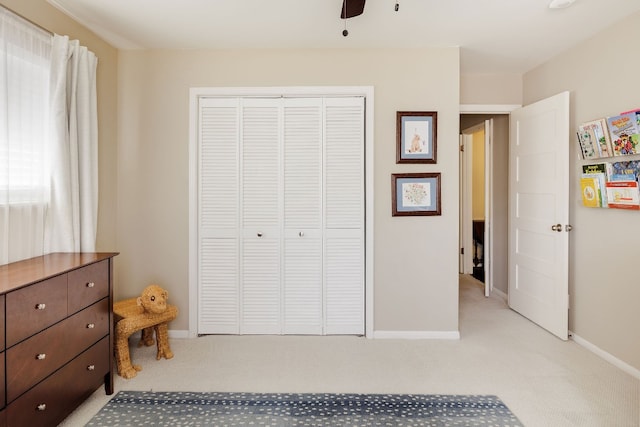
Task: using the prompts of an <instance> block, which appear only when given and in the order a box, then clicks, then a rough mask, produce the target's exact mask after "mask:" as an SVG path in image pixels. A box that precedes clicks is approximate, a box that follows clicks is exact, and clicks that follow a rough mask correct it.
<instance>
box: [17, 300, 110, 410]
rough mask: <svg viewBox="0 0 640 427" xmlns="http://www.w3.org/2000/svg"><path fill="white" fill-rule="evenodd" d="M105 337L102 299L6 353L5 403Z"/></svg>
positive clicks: (106, 308) (105, 304)
mask: <svg viewBox="0 0 640 427" xmlns="http://www.w3.org/2000/svg"><path fill="white" fill-rule="evenodd" d="M108 333H109V300H108V298H105V299H103V300H101V301H100V302H98V303H96V304H94V305H92V306H90V307H88V308H86V309H85V310H83V311H81V312H79V313H77V314H75V315H74V316H71V317H69V318H68V319H65V320H64V321H62V322H60V323H58V324H56V325H53V326H52V327H50V328H48V329H46V330H44V331H42V332H41V333H39V334H37V335H34V336H32V337H31V338H29V339H27V340H25V341H23V342H21V343H20V344H18V345H15V346H13V347H11V348H10V349H8V350H7V352H6V353H7V362H6V366H7V401H8V402H11V401H13V400H14V399H16V398H17V397H18V396H20V395H21V394H22V393H24V392H25V391H26V390H28V389H29V388H30V387H32V386H33V385H34V384H36V383H38V381H41V380H42V379H44V378H46V377H47V376H48V375H49V374H51V373H52V372H53V371H55V370H56V369H58V368H59V367H60V366H62V365H64V364H65V363H66V362H68V361H69V360H70V359H71V358H72V357H73V356H75V355H76V354H78V353H80V352H82V351H84V350H85V349H86V348H88V347H89V346H91V345H92V344H94V343H95V342H97V341H98V340H100V339H101V338H102V337H104V336H105V335H107V334H108Z"/></svg>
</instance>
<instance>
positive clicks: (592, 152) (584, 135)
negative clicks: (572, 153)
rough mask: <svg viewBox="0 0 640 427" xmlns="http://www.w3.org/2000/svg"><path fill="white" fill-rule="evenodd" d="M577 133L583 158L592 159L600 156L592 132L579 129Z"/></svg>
mask: <svg viewBox="0 0 640 427" xmlns="http://www.w3.org/2000/svg"><path fill="white" fill-rule="evenodd" d="M576 135H577V137H578V146H579V147H580V155H581V158H582V159H584V160H590V159H597V158H598V157H600V152H599V151H598V144H597V143H596V140H595V137H594V136H593V135H592V134H591V133H589V132H584V131H581V130H578V132H577V133H576Z"/></svg>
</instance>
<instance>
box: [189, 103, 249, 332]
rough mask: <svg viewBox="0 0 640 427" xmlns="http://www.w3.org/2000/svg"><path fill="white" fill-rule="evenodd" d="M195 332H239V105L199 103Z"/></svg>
mask: <svg viewBox="0 0 640 427" xmlns="http://www.w3.org/2000/svg"><path fill="white" fill-rule="evenodd" d="M199 111H200V134H199V204H198V207H199V211H198V216H199V238H200V244H199V263H198V268H199V278H200V280H199V285H198V294H199V295H198V296H199V298H198V309H199V315H198V333H201V334H214V333H238V332H239V295H240V293H239V292H240V289H239V248H238V246H239V237H240V236H239V229H238V226H239V224H238V223H239V221H238V205H239V197H238V194H239V150H238V143H239V135H240V132H239V103H238V100H232V99H201V100H200V108H199Z"/></svg>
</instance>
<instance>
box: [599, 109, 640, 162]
mask: <svg viewBox="0 0 640 427" xmlns="http://www.w3.org/2000/svg"><path fill="white" fill-rule="evenodd" d="M607 126H608V128H609V136H610V139H611V144H612V145H613V155H614V156H625V155H629V154H639V153H640V146H639V144H640V127H638V119H637V117H636V113H635V112H627V113H625V114H620V115H619V116H613V117H608V118H607Z"/></svg>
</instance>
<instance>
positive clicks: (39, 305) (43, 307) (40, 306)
mask: <svg viewBox="0 0 640 427" xmlns="http://www.w3.org/2000/svg"><path fill="white" fill-rule="evenodd" d="M45 308H47V304H36V310H44V309H45Z"/></svg>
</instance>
